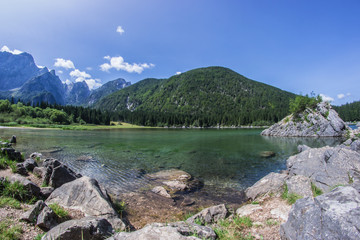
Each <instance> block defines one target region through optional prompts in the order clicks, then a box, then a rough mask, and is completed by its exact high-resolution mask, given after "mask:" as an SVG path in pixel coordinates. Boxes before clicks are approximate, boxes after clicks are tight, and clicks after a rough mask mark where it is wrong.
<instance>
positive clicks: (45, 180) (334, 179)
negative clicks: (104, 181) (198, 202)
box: [0, 131, 360, 240]
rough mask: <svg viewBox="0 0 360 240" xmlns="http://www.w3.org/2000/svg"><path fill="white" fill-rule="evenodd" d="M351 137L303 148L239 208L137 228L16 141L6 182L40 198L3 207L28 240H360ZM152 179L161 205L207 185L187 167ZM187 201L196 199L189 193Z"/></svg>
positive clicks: (96, 191) (81, 181) (359, 155)
mask: <svg viewBox="0 0 360 240" xmlns="http://www.w3.org/2000/svg"><path fill="white" fill-rule="evenodd" d="M351 134H352V136H353V137H352V138H350V139H348V140H347V141H345V142H344V143H343V144H341V145H339V146H336V147H328V146H327V147H322V148H309V147H307V146H305V145H300V146H299V147H298V151H299V153H298V154H296V155H294V156H291V157H290V158H289V159H288V160H287V169H286V170H285V171H283V172H281V173H270V174H268V175H267V176H265V177H264V178H262V179H260V180H259V181H258V182H256V183H255V184H254V185H253V186H251V187H249V188H248V189H246V191H245V200H246V199H247V200H248V201H247V202H246V203H245V204H242V206H240V207H236V208H234V206H231V207H230V206H229V205H225V204H226V202H224V204H219V205H215V206H211V207H209V208H205V209H202V210H201V211H200V210H198V213H196V214H192V215H189V216H186V217H185V216H184V217H183V220H182V221H179V220H178V221H173V222H167V223H155V222H151V221H148V222H147V223H148V224H147V225H145V226H144V227H142V228H140V229H137V230H136V231H134V230H135V228H134V227H133V225H132V224H131V221H129V219H128V217H127V213H126V211H127V209H125V208H124V206H123V205H121V204H119V202H115V201H114V199H112V198H111V197H110V195H109V192H108V191H107V189H105V188H104V187H103V186H101V185H100V184H99V183H98V182H97V181H96V180H95V179H91V178H89V177H86V176H81V175H80V174H78V173H76V172H74V171H73V170H72V169H70V168H68V167H67V166H66V165H64V164H63V163H61V162H60V161H58V160H56V159H51V158H48V159H42V155H41V153H33V154H31V155H30V156H29V158H27V159H25V161H23V157H22V155H21V153H19V152H17V151H16V150H14V149H13V148H12V147H11V144H10V143H7V142H0V145H1V146H2V148H1V153H2V154H3V155H6V156H8V157H9V158H11V159H12V160H14V161H17V162H18V163H17V164H16V169H15V171H16V172H17V173H15V174H14V173H11V171H10V170H9V169H7V170H0V177H4V178H1V181H2V182H4V181H9V182H12V183H14V182H19V183H21V184H22V185H24V186H25V187H26V189H28V191H29V192H30V193H31V195H32V196H34V197H36V199H38V201H36V202H35V203H34V204H33V205H24V206H23V210H22V211H21V210H16V211H15V210H13V209H11V208H9V207H6V208H0V210H1V213H2V216H7V217H9V216H13V217H14V218H16V220H15V222H17V223H20V222H21V223H22V224H23V228H25V229H26V230H25V233H23V235H22V237H21V239H34V235H31V234H29V232H30V231H34V234H35V233H36V234H41V233H44V235H43V236H42V238H41V239H112V240H117V239H232V238H234V239H236V238H239V239H280V238H281V239H360V233H359V231H358V229H360V221H359V219H360V218H359V217H360V175H359V173H360V140H359V139H358V138H357V136H358V132H356V131H354V132H351ZM5 177H6V178H5ZM148 177H149V178H151V179H153V185H151V186H148V188H149V190H148V192H149V194H154V196H157V197H155V198H154V199H155V203H154V204H156V201H157V204H160V205H161V204H163V203H168V204H171V203H174V199H176V198H177V196H178V195H177V194H178V193H179V192H181V193H183V194H186V193H188V192H192V191H197V190H198V189H200V188H202V187H203V183H202V182H201V181H199V180H198V179H196V178H194V177H192V176H191V175H190V174H188V173H186V172H183V171H181V170H166V171H161V172H158V173H153V174H149V176H148ZM133 195H134V198H138V197H139V195H136V193H133ZM242 200H243V199H241V201H240V200H239V202H242ZM147 201H148V202H147ZM149 201H150V200H147V199H144V202H143V204H142V207H144V206H145V207H146V206H151V204H150V203H149ZM136 202H137V204H138V203H139V200H137V201H136ZM54 204H55V205H58V206H60V207H62V208H64V209H65V210H67V211H68V212H69V213H70V216H71V217H69V218H68V219H65V220H64V219H61V218H60V217H59V216H57V215H56V214H55V212H54V211H53V210H52V208H51V206H53V205H54ZM147 204H150V205H147ZM181 204H184V205H189V206H191V205H192V204H193V202H192V200H191V199H186V198H184V199H183V200H181ZM138 207H139V209H141V206H140V205H139V206H138ZM25 210H26V211H25ZM10 212H12V213H11V214H10ZM15 212H16V213H15ZM137 214H138V215H139V216H140V217H141V213H140V212H138V213H137ZM154 214H156V212H154ZM157 214H162V213H161V212H158V213H157ZM0 219H1V221H5V218H3V217H0Z"/></svg>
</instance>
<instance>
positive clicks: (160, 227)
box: [107, 223, 200, 240]
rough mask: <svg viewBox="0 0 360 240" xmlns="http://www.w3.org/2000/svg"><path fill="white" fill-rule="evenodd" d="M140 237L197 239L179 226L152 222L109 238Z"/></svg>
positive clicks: (180, 239) (119, 239)
mask: <svg viewBox="0 0 360 240" xmlns="http://www.w3.org/2000/svg"><path fill="white" fill-rule="evenodd" d="M138 239H149V240H150V239H154V240H155V239H164V240H165V239H171V240H196V239H200V238H197V237H194V236H184V235H182V234H181V233H180V232H179V231H178V228H177V227H173V226H170V225H167V224H163V223H152V224H149V225H146V226H145V227H144V228H142V229H140V230H137V231H135V232H119V233H116V234H115V235H114V236H112V237H110V238H108V239H107V240H138Z"/></svg>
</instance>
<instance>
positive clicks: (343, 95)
mask: <svg viewBox="0 0 360 240" xmlns="http://www.w3.org/2000/svg"><path fill="white" fill-rule="evenodd" d="M344 97H345V94H343V93H340V94H338V95H337V98H338V99H343V98H344Z"/></svg>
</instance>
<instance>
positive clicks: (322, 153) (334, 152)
mask: <svg viewBox="0 0 360 240" xmlns="http://www.w3.org/2000/svg"><path fill="white" fill-rule="evenodd" d="M286 165H287V168H288V171H289V176H294V175H303V176H305V177H308V178H310V179H311V182H313V183H314V184H315V185H316V186H317V187H318V188H320V189H321V190H322V191H323V192H328V191H329V190H330V189H331V188H332V187H334V186H336V185H339V184H342V185H346V184H350V183H352V182H353V181H354V179H357V178H358V176H357V175H358V174H357V173H359V172H360V153H357V152H355V151H352V150H350V149H346V148H343V147H340V146H337V147H323V148H311V149H308V150H305V151H303V152H301V153H299V154H297V155H294V156H291V157H290V158H289V159H288V160H287V162H286Z"/></svg>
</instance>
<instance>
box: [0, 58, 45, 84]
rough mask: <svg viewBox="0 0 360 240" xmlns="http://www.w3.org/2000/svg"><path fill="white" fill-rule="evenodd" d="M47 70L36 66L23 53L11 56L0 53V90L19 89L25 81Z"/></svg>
mask: <svg viewBox="0 0 360 240" xmlns="http://www.w3.org/2000/svg"><path fill="white" fill-rule="evenodd" d="M48 71H49V70H48V69H47V68H39V67H38V66H36V64H35V61H34V58H33V57H32V56H31V55H30V54H28V53H26V52H24V53H21V54H12V53H9V52H0V86H1V87H0V90H1V91H6V90H10V89H13V88H18V87H21V86H22V85H23V84H24V83H25V82H26V81H28V80H30V79H31V78H34V77H36V76H39V75H42V74H44V73H46V72H48Z"/></svg>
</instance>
